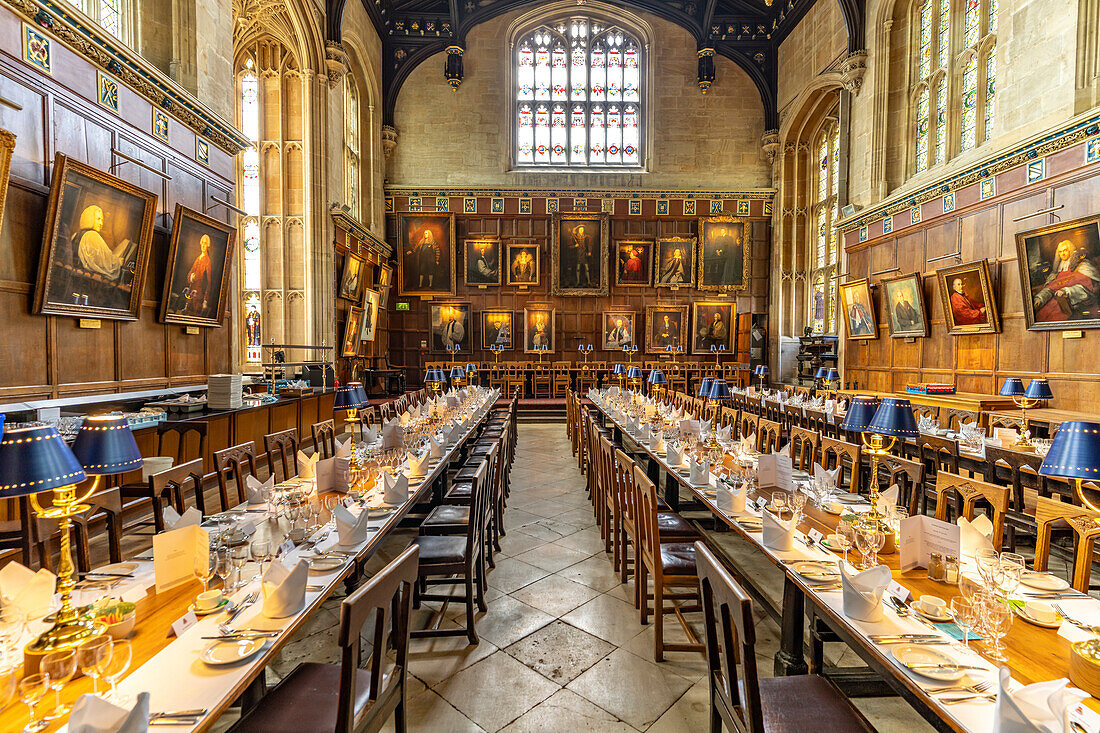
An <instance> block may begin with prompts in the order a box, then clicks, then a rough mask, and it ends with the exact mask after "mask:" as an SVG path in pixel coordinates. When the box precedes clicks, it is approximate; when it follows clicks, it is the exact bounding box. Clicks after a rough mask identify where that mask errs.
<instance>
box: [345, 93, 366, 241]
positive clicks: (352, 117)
mask: <svg viewBox="0 0 1100 733" xmlns="http://www.w3.org/2000/svg"><path fill="white" fill-rule="evenodd" d="M361 161H362V158H361V157H360V146H359V90H358V89H357V88H356V86H355V79H354V78H352V75H351V74H350V73H348V74H344V203H345V204H347V207H348V208H349V209H351V215H352V216H354V217H355V218H356V219H358V220H360V221H362V219H363V207H362V197H361V195H360V193H359V182H360V176H361V175H362V173H361V169H362V165H361Z"/></svg>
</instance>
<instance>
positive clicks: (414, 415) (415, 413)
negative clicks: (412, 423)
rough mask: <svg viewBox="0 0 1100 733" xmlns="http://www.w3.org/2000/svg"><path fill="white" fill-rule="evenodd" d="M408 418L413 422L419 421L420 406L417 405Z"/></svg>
mask: <svg viewBox="0 0 1100 733" xmlns="http://www.w3.org/2000/svg"><path fill="white" fill-rule="evenodd" d="M409 417H410V418H411V419H413V420H419V419H420V405H417V406H416V407H414V408H413V409H412V412H410V413H409Z"/></svg>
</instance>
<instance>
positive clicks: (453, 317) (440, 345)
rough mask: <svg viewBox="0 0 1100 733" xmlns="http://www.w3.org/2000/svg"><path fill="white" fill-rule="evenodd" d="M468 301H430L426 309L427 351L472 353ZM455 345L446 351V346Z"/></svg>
mask: <svg viewBox="0 0 1100 733" xmlns="http://www.w3.org/2000/svg"><path fill="white" fill-rule="evenodd" d="M470 313H471V311H470V303H469V301H465V302H461V303H432V304H431V307H430V308H429V309H428V314H429V316H428V317H429V319H430V322H429V324H428V326H429V337H430V339H431V341H430V342H429V344H428V345H429V347H430V348H429V351H430V352H431V353H433V354H451V353H455V354H470V353H473V346H472V343H473V336H474V333H473V324H472V323H471V322H470ZM448 345H450V346H457V347H458V349H457V350H456V351H453V352H452V351H448V350H447V346H448Z"/></svg>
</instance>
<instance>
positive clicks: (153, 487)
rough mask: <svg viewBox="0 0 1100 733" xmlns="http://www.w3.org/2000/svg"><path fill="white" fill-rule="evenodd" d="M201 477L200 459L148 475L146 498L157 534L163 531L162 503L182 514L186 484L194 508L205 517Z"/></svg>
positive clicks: (204, 500)
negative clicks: (192, 496)
mask: <svg viewBox="0 0 1100 733" xmlns="http://www.w3.org/2000/svg"><path fill="white" fill-rule="evenodd" d="M202 477H203V471H202V459H201V458H196V459H195V460H193V461H188V462H187V463H181V464H180V465H178V466H172V467H171V468H169V469H166V470H164V471H161V472H159V473H154V474H150V476H149V482H148V484H147V486H148V489H147V490H148V496H149V498H150V499H151V500H152V502H153V526H154V527H155V528H156V531H157V532H163V531H164V505H163V502H168V504H170V505H171V506H172V508H173V509H175V510H176V512H177V513H179V514H183V511H184V505H185V501H184V495H185V494H186V486H187V484H188V483H190V484H191V487H192V493H193V495H194V497H195V506H196V507H197V508H198V510H199V511H200V512H202V513H203V516H206V514H207V513H208V512H207V511H206V496H205V494H204V492H203V485H202Z"/></svg>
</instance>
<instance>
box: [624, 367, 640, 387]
mask: <svg viewBox="0 0 1100 733" xmlns="http://www.w3.org/2000/svg"><path fill="white" fill-rule="evenodd" d="M626 378H627V379H629V380H630V384H631V386H633V387H634V389H635V390H637V391H639V392H640V391H641V389H642V370H641V368H640V367H636V366H632V367H630V369H628V370H627V372H626Z"/></svg>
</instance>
